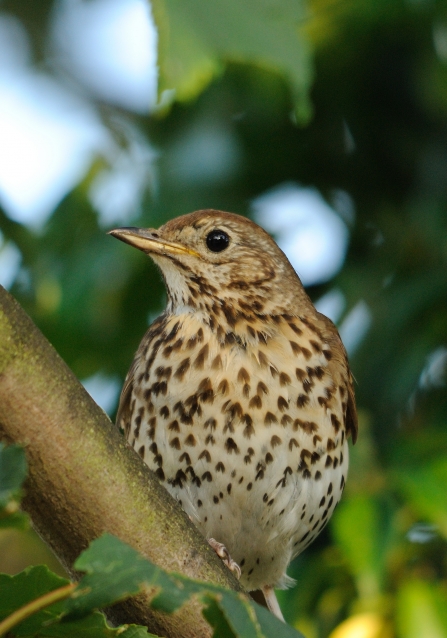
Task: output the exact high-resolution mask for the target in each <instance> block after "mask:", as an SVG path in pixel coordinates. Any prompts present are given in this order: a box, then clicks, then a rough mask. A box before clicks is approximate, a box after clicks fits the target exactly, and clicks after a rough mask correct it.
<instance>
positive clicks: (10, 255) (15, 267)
mask: <svg viewBox="0 0 447 638" xmlns="http://www.w3.org/2000/svg"><path fill="white" fill-rule="evenodd" d="M21 262H22V253H21V252H20V250H19V249H18V248H17V246H16V245H15V244H14V243H13V242H12V241H7V242H4V239H3V234H2V232H1V231H0V284H1V285H2V286H3V287H4V288H6V290H9V288H11V286H12V284H13V283H14V281H15V279H16V277H17V275H18V272H19V269H20V264H21Z"/></svg>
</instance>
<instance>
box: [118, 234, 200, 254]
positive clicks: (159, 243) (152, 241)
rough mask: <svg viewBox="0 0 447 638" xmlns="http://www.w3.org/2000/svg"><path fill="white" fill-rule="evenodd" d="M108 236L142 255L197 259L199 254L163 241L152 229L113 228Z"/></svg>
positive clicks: (177, 244) (180, 245) (175, 243)
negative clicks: (180, 256) (136, 249)
mask: <svg viewBox="0 0 447 638" xmlns="http://www.w3.org/2000/svg"><path fill="white" fill-rule="evenodd" d="M107 234H108V235H112V237H116V238H117V239H119V240H121V241H123V242H125V243H126V244H130V245H131V246H134V248H138V250H142V251H143V252H144V253H148V254H150V253H155V254H158V255H166V256H168V257H169V256H170V255H179V254H181V255H194V256H195V257H199V256H200V255H199V253H197V252H196V251H195V250H192V249H191V248H187V247H186V246H183V245H182V244H179V243H177V242H172V241H165V240H164V239H162V238H161V237H159V235H158V232H157V231H156V230H155V229H153V228H132V227H130V228H115V229H114V230H109V232H108V233H107Z"/></svg>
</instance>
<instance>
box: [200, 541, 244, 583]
mask: <svg viewBox="0 0 447 638" xmlns="http://www.w3.org/2000/svg"><path fill="white" fill-rule="evenodd" d="M208 543H209V544H210V546H211V547H212V548H213V549H214V551H215V552H216V554H217V555H218V556H219V558H221V559H222V561H223V563H224V564H225V565H226V566H227V567H228V569H229V570H230V571H232V572H233V574H234V575H235V576H236V578H237V579H238V580H239V579H240V577H241V568H240V567H239V565H238V564H237V563H236V561H234V560H233V559H232V558H231V556H230V553H229V551H228V549H227V548H226V547H225V545H224V544H223V543H218V542H217V541H216V539H214V538H209V539H208Z"/></svg>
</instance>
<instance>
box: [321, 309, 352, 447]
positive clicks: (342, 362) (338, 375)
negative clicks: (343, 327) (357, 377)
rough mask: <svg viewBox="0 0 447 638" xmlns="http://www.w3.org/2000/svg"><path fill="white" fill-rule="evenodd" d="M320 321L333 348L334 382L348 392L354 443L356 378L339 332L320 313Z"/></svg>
mask: <svg viewBox="0 0 447 638" xmlns="http://www.w3.org/2000/svg"><path fill="white" fill-rule="evenodd" d="M318 319H319V323H320V327H322V328H323V329H322V333H323V336H324V338H325V341H326V342H327V343H328V345H329V346H330V348H331V352H332V359H331V360H330V361H329V362H328V368H329V371H330V372H331V374H332V377H333V379H334V382H335V383H336V384H337V385H340V384H343V385H344V386H345V388H346V391H347V406H346V416H345V419H346V422H345V427H346V434H347V435H348V436H349V434H350V435H351V436H352V442H353V443H355V442H356V440H357V433H358V419H357V407H356V403H355V393H354V377H353V376H352V373H351V370H350V368H349V363H348V355H347V354H346V350H345V347H344V345H343V342H342V340H341V338H340V335H339V334H338V330H337V328H336V327H335V325H334V324H333V323H332V321H331V320H330V319H328V318H327V317H325V316H324V315H322V314H320V313H318Z"/></svg>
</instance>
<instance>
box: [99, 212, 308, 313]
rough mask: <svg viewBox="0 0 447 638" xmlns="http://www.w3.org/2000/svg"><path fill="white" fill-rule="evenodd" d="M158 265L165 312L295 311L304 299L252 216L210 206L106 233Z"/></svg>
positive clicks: (285, 262)
mask: <svg viewBox="0 0 447 638" xmlns="http://www.w3.org/2000/svg"><path fill="white" fill-rule="evenodd" d="M109 234H111V235H113V236H114V237H117V238H118V239H120V240H121V241H124V242H126V243H128V244H130V245H131V246H134V247H135V248H138V249H139V250H142V251H143V252H145V253H147V254H148V255H150V256H151V257H152V259H153V260H154V262H155V263H156V264H157V265H158V266H159V268H160V270H161V272H162V274H163V278H164V280H165V283H166V287H167V290H168V295H169V303H170V308H169V310H170V311H171V312H184V311H190V312H193V311H197V310H199V311H200V310H201V311H204V312H216V310H218V309H219V308H222V307H224V308H228V309H229V311H230V313H233V314H234V313H236V314H237V313H241V314H247V313H250V312H252V313H256V314H260V315H269V314H285V313H288V314H293V315H296V314H299V313H300V311H302V310H303V309H304V308H307V307H308V304H309V303H310V301H309V299H308V297H307V295H306V293H305V292H304V289H303V287H302V284H301V282H300V280H299V278H298V276H297V275H296V273H295V271H294V270H293V268H292V266H291V264H290V263H289V261H288V259H287V257H286V256H285V255H284V253H283V252H282V250H281V249H280V248H279V247H278V246H277V244H276V243H275V242H274V240H273V239H272V238H271V237H270V235H268V233H266V232H265V231H264V230H263V229H262V228H261V227H260V226H258V225H257V224H255V223H253V222H252V221H250V220H248V219H246V218H245V217H241V216H240V215H234V214H232V213H225V212H222V211H216V210H200V211H197V212H195V213H191V214H189V215H184V216H182V217H177V218H176V219H173V220H171V221H169V222H167V223H166V224H164V225H163V226H161V227H160V228H159V229H158V230H154V229H151V228H148V229H141V228H118V229H115V230H111V231H110V233H109Z"/></svg>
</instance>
